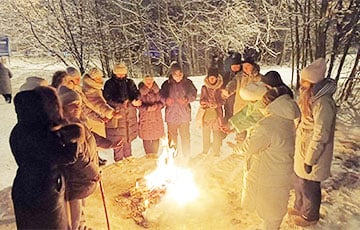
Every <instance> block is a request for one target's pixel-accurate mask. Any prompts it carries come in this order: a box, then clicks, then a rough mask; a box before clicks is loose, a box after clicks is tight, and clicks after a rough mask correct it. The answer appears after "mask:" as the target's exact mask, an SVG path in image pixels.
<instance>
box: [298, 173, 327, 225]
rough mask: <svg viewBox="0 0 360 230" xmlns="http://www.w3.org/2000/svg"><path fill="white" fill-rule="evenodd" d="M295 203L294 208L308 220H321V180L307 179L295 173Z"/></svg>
mask: <svg viewBox="0 0 360 230" xmlns="http://www.w3.org/2000/svg"><path fill="white" fill-rule="evenodd" d="M294 189H295V204H294V208H295V209H296V210H297V211H299V212H300V213H301V214H302V217H303V218H304V219H305V220H307V221H314V220H319V218H320V214H319V211H320V204H321V188H320V182H318V181H311V180H306V179H303V178H300V177H298V176H297V175H295V179H294Z"/></svg>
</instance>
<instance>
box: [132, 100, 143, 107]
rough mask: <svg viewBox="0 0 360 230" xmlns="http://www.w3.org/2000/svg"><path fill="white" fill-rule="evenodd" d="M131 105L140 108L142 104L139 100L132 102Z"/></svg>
mask: <svg viewBox="0 0 360 230" xmlns="http://www.w3.org/2000/svg"><path fill="white" fill-rule="evenodd" d="M131 104H132V105H133V106H135V107H139V106H141V104H142V102H141V101H140V100H133V101H132V102H131Z"/></svg>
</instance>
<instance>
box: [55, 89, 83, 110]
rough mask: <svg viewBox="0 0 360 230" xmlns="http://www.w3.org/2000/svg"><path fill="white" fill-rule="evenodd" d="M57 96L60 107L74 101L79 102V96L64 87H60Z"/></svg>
mask: <svg viewBox="0 0 360 230" xmlns="http://www.w3.org/2000/svg"><path fill="white" fill-rule="evenodd" d="M58 95H59V99H60V102H61V104H62V105H68V104H71V103H73V102H75V101H81V98H80V95H79V94H78V93H77V92H75V91H74V90H72V89H69V88H68V87H66V86H60V88H59V90H58Z"/></svg>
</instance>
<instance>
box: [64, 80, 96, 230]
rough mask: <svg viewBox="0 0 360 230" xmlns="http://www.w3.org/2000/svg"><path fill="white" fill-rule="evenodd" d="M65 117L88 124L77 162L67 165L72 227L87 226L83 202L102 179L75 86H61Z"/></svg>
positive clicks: (90, 134)
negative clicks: (72, 87) (73, 88)
mask: <svg viewBox="0 0 360 230" xmlns="http://www.w3.org/2000/svg"><path fill="white" fill-rule="evenodd" d="M58 95H59V98H60V102H61V104H62V108H63V111H64V118H65V119H66V121H67V122H68V123H69V124H71V123H80V124H82V125H83V126H84V130H85V141H84V142H83V143H82V144H81V145H80V146H79V148H78V154H77V158H76V160H75V162H74V163H72V164H70V165H68V166H67V167H66V189H65V191H66V199H67V200H68V201H69V203H70V217H71V229H74V230H75V229H84V228H85V215H84V213H83V205H84V202H85V198H87V197H89V196H90V195H91V194H92V193H93V192H94V191H95V189H96V184H97V182H98V181H99V179H100V169H99V166H98V155H97V146H96V140H95V137H94V136H93V134H92V133H91V131H90V129H89V128H88V127H87V125H86V123H85V122H83V121H81V117H80V115H81V112H82V111H81V103H82V102H81V98H80V95H79V94H77V93H76V92H75V91H74V90H71V89H69V88H67V87H66V86H61V87H60V88H59V92H58Z"/></svg>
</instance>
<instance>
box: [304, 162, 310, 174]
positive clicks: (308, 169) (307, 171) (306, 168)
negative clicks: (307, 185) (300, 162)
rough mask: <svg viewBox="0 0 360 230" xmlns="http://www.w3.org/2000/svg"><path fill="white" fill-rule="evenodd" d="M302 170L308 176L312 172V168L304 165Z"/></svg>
mask: <svg viewBox="0 0 360 230" xmlns="http://www.w3.org/2000/svg"><path fill="white" fill-rule="evenodd" d="M304 169H305V172H306V173H307V174H310V173H311V171H312V166H311V165H308V164H306V163H304Z"/></svg>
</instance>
